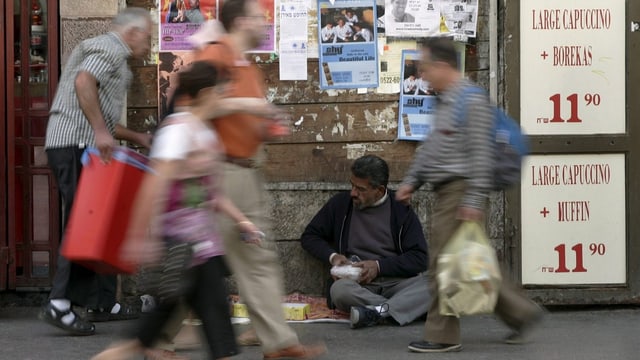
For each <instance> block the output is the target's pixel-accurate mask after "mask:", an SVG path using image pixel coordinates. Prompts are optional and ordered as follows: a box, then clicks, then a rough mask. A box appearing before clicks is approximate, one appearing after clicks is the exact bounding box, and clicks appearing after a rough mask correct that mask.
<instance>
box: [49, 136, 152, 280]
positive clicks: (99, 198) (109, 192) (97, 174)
mask: <svg viewBox="0 0 640 360" xmlns="http://www.w3.org/2000/svg"><path fill="white" fill-rule="evenodd" d="M147 163H148V159H147V157H145V156H144V155H141V154H139V153H137V152H135V151H133V150H130V149H128V148H126V147H116V148H115V149H114V152H113V159H112V161H111V162H110V163H108V164H103V163H102V162H101V161H100V156H99V153H98V150H96V149H94V148H89V149H87V150H86V151H85V153H84V155H83V164H84V167H83V169H82V173H81V174H80V181H79V184H78V189H77V190H76V195H75V200H74V203H73V207H72V209H71V215H70V217H69V223H68V224H67V228H66V233H65V236H64V240H63V242H62V249H61V254H62V256H64V257H66V258H67V259H69V261H72V262H74V263H77V264H80V265H82V266H84V267H87V268H89V269H92V270H94V271H96V272H99V273H106V274H110V273H132V272H134V270H135V265H134V264H132V263H130V262H127V261H124V260H122V259H121V257H120V247H121V245H122V242H123V241H124V237H125V235H126V232H127V226H128V224H129V217H130V215H131V210H132V206H133V202H134V200H135V197H136V193H137V192H138V188H139V187H140V185H141V182H142V179H143V177H144V174H145V172H147V171H149V168H148V167H147Z"/></svg>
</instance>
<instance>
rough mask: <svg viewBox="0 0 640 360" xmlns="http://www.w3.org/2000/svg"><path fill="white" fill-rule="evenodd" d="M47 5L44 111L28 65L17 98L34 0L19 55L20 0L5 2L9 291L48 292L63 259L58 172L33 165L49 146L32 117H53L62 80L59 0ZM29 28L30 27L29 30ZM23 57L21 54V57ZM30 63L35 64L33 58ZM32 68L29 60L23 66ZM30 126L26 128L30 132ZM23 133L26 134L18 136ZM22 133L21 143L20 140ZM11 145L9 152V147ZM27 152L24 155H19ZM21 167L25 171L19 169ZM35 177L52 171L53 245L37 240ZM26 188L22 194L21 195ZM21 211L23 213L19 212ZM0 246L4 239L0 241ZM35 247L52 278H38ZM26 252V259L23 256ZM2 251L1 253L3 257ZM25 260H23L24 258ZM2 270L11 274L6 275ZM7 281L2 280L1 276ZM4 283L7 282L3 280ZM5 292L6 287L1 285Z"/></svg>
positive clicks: (27, 5) (24, 14)
mask: <svg viewBox="0 0 640 360" xmlns="http://www.w3.org/2000/svg"><path fill="white" fill-rule="evenodd" d="M40 1H41V5H42V4H44V3H46V15H47V16H46V20H45V21H46V24H47V34H48V36H47V49H48V51H49V54H48V56H47V64H48V65H47V66H48V83H47V85H46V86H47V97H48V106H47V108H46V109H43V110H34V109H31V108H30V99H29V98H27V96H29V91H28V90H29V87H30V85H29V79H28V76H24V75H25V71H26V70H25V69H24V68H22V70H21V71H22V72H23V73H22V79H23V81H22V82H21V83H20V85H19V86H20V87H21V96H22V104H21V108H20V109H18V108H17V107H16V102H15V95H16V92H15V86H16V82H15V73H14V71H15V68H14V66H13V65H14V59H16V58H19V59H29V52H30V49H29V44H30V33H29V24H30V17H31V14H30V11H29V9H31V0H20V6H21V7H22V9H24V10H23V11H21V12H20V20H19V21H20V27H21V29H23V30H22V31H21V32H20V34H19V35H20V43H21V44H26V46H20V52H21V53H20V54H16V53H15V48H14V42H15V41H14V39H15V36H16V33H15V18H14V13H15V10H16V8H15V4H14V1H5V2H4V3H5V5H4V6H5V7H4V14H3V16H2V21H3V27H2V28H3V29H4V30H5V38H4V39H3V41H4V45H8V46H5V47H4V48H5V49H6V51H5V60H0V61H3V62H5V64H4V65H5V66H4V69H6V72H4V73H3V74H2V77H3V80H4V81H3V84H5V85H4V86H3V90H2V91H3V94H2V95H3V96H2V99H3V100H2V101H3V103H4V105H5V107H4V108H5V109H6V114H5V117H4V119H5V126H3V127H2V131H3V132H2V136H1V139H0V141H1V142H2V144H3V146H2V150H1V151H2V152H3V155H5V159H7V161H6V167H5V168H3V170H2V174H0V175H1V178H2V181H3V182H4V185H5V186H4V189H5V191H3V194H2V195H3V196H5V197H6V200H5V201H3V205H4V206H5V207H4V208H3V210H2V211H3V214H4V215H5V216H3V219H5V222H4V223H2V230H3V231H2V234H3V235H5V236H6V240H5V242H6V249H7V250H6V251H5V253H7V254H8V255H7V258H8V260H7V262H8V266H7V267H6V269H5V267H4V265H3V266H2V268H3V269H4V270H3V269H0V276H3V278H6V279H7V280H6V286H5V287H4V289H9V290H13V289H17V288H21V289H25V290H28V289H32V290H34V289H35V290H43V289H46V288H48V287H49V286H50V285H51V279H52V278H53V275H54V273H55V269H56V263H57V251H58V245H59V241H60V216H59V213H60V210H59V208H60V205H59V200H58V192H57V187H56V184H55V182H54V180H53V176H51V173H50V171H49V169H48V168H47V167H46V166H45V167H42V166H35V165H34V163H33V157H34V154H33V152H34V151H33V150H34V148H35V147H36V146H37V147H42V146H44V138H32V137H31V132H30V131H31V130H30V129H31V124H30V123H31V121H32V117H33V118H43V117H45V118H46V117H47V116H48V114H47V113H48V109H49V108H50V106H51V102H52V100H53V95H54V94H55V90H56V86H57V84H58V76H59V58H60V54H59V46H58V45H59V36H58V32H59V29H58V24H59V17H58V0H40ZM25 29H26V30H25ZM18 55H19V56H18ZM29 64H30V62H29ZM23 66H27V64H23ZM16 116H20V119H22V123H21V124H20V127H18V124H17V120H16V119H17V117H16ZM25 129H26V130H25ZM18 132H20V133H19V134H18ZM18 137H21V138H22V139H21V140H20V143H19V142H18V141H17V138H18ZM18 145H21V146H22V147H21V149H20V150H18V148H17V146H18ZM5 149H6V150H5ZM18 151H22V153H21V154H20V153H18ZM19 155H20V156H22V157H26V159H23V158H21V160H22V162H21V163H17V160H16V158H17V157H18V156H19ZM18 167H20V169H18ZM34 175H48V178H49V191H48V192H49V207H50V210H49V219H48V222H49V227H48V233H49V237H48V242H47V243H42V242H40V243H38V244H36V243H34V239H33V235H34V234H33V229H34V227H36V226H39V224H34V212H33V210H34V209H33V203H34V195H35V194H34V193H33V176H34ZM20 188H21V190H22V191H21V194H17V192H18V190H20ZM18 213H20V214H18ZM18 238H20V239H21V245H20V247H21V253H20V254H19V253H18V251H17V246H18V245H17V239H18ZM0 245H2V243H1V242H0ZM32 251H49V272H48V277H44V278H43V277H38V278H33V277H32V276H31V272H32V265H33V264H32V255H31V254H32ZM19 255H20V258H18V256H19ZM1 256H2V253H0V260H2V259H1ZM18 260H19V261H18ZM18 263H21V267H22V274H18V273H17V267H18ZM1 271H5V272H6V276H4V275H3V274H2V273H1ZM0 282H1V280H0ZM0 285H2V284H0ZM0 290H3V288H2V287H0Z"/></svg>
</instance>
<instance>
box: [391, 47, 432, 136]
mask: <svg viewBox="0 0 640 360" xmlns="http://www.w3.org/2000/svg"><path fill="white" fill-rule="evenodd" d="M401 79H402V80H401V81H402V83H401V84H400V111H399V119H398V139H400V140H416V141H421V140H424V138H425V137H427V136H428V135H429V134H430V133H431V128H432V126H433V119H434V110H435V105H436V96H435V92H434V91H433V89H432V88H431V87H430V86H429V82H428V81H427V80H426V79H423V78H422V74H421V72H420V52H418V51H417V50H402V70H401Z"/></svg>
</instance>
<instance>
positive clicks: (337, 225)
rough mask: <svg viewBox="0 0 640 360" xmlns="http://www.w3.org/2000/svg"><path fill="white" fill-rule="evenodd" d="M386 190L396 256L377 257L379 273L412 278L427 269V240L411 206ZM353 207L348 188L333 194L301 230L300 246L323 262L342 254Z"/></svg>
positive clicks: (347, 237) (346, 243)
mask: <svg viewBox="0 0 640 360" xmlns="http://www.w3.org/2000/svg"><path fill="white" fill-rule="evenodd" d="M388 192H389V200H390V201H391V219H389V225H390V226H391V234H393V237H394V240H395V241H394V243H395V248H396V253H397V256H393V257H387V258H384V259H378V262H379V264H380V274H379V275H378V276H391V277H412V276H415V275H417V274H418V273H420V272H423V271H425V270H427V267H428V257H427V241H426V240H425V237H424V232H423V231H422V225H421V224H420V221H419V220H418V216H417V215H416V213H415V212H414V211H413V210H412V209H411V207H409V206H407V205H405V204H403V203H400V202H398V201H396V199H395V194H394V193H393V192H392V191H388ZM352 207H353V202H352V201H351V195H350V193H349V192H348V191H343V192H340V193H338V194H336V195H334V196H333V197H332V198H331V199H330V200H329V201H328V202H327V203H326V204H325V205H324V206H323V207H322V209H320V211H319V212H318V213H317V214H316V215H315V216H314V217H313V219H312V220H311V222H310V223H309V225H307V227H306V229H305V230H304V232H303V233H302V237H301V238H300V241H301V243H302V247H303V248H304V249H305V250H307V251H308V252H309V253H310V254H311V255H313V256H314V257H316V258H317V259H319V260H320V261H323V262H324V263H326V264H328V263H329V257H330V256H331V254H333V253H335V252H337V253H340V254H343V255H345V253H346V251H347V245H348V244H349V223H350V221H351V208H352Z"/></svg>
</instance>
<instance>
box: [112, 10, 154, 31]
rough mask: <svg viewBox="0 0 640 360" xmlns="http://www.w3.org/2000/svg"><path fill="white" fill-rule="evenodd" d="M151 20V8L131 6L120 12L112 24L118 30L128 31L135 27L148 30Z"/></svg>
mask: <svg viewBox="0 0 640 360" xmlns="http://www.w3.org/2000/svg"><path fill="white" fill-rule="evenodd" d="M150 21H151V15H150V14H149V10H146V9H143V8H138V7H130V8H126V9H124V10H122V11H120V12H119V13H118V15H116V17H115V18H113V21H112V22H111V25H112V26H113V28H114V29H115V30H116V31H120V32H126V31H127V30H129V29H131V28H134V29H140V30H146V29H147V27H148V26H149V22H150Z"/></svg>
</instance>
